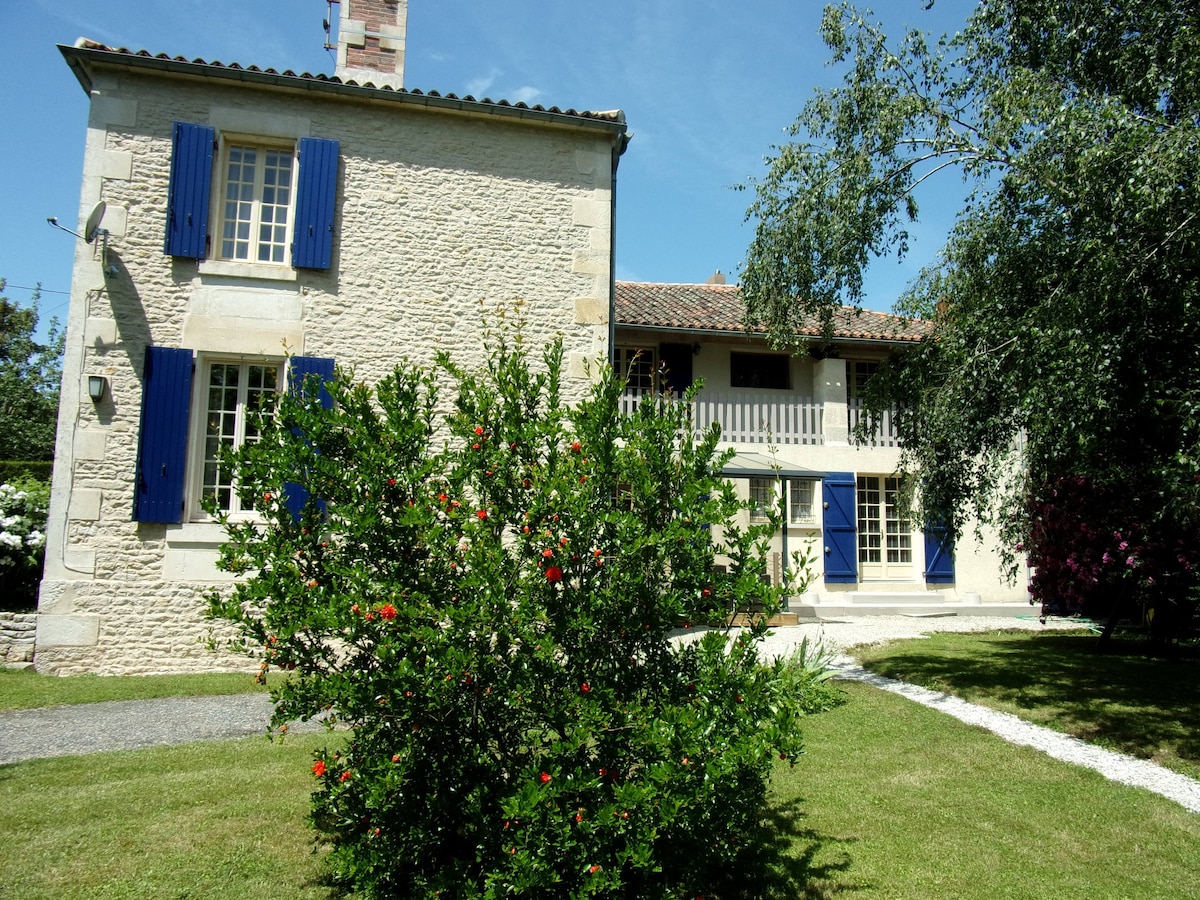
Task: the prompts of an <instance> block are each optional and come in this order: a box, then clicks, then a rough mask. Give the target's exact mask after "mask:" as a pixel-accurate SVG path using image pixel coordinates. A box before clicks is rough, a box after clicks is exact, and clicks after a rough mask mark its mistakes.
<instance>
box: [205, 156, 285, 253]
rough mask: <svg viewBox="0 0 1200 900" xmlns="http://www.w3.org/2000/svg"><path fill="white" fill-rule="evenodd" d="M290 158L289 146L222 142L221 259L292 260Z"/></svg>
mask: <svg viewBox="0 0 1200 900" xmlns="http://www.w3.org/2000/svg"><path fill="white" fill-rule="evenodd" d="M293 163H294V158H293V151H292V149H291V148H286V149H279V148H271V147H255V146H249V145H244V144H226V145H225V148H224V164H223V165H222V167H221V171H222V173H223V174H224V184H223V186H222V191H221V196H222V204H221V225H220V229H221V246H220V251H219V256H220V258H221V259H235V260H244V261H253V262H262V263H280V264H285V263H287V262H289V261H290V259H291V247H290V243H291V242H290V240H289V235H288V222H289V220H290V218H291V211H292V177H293V173H292V169H293Z"/></svg>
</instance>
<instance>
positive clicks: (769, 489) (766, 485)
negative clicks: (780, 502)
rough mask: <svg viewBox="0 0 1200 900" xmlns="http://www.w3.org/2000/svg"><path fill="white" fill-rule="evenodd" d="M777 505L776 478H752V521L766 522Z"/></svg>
mask: <svg viewBox="0 0 1200 900" xmlns="http://www.w3.org/2000/svg"><path fill="white" fill-rule="evenodd" d="M774 505H775V479H774V478H751V479H750V521H751V522H765V521H767V519H768V518H769V517H770V515H771V507H772V506H774Z"/></svg>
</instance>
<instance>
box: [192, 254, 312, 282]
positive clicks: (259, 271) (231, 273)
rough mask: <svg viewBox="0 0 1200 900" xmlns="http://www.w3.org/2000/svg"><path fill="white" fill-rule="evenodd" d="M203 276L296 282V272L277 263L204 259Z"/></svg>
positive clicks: (201, 267)
mask: <svg viewBox="0 0 1200 900" xmlns="http://www.w3.org/2000/svg"><path fill="white" fill-rule="evenodd" d="M199 271H200V274H201V275H220V276H225V277H228V278H257V279H261V280H263V281H295V280H296V270H295V269H293V268H292V267H291V266H281V265H277V264H275V263H244V262H232V261H230V260H227V259H202V260H200V267H199Z"/></svg>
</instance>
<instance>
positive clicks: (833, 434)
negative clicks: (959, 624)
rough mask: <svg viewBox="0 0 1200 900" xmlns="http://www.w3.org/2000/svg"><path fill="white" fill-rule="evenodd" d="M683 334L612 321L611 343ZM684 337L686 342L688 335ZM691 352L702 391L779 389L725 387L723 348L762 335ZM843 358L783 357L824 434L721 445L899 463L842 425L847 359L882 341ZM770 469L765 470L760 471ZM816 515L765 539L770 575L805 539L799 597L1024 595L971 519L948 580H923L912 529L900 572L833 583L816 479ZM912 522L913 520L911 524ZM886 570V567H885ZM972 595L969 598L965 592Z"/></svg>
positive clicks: (745, 484)
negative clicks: (909, 554)
mask: <svg viewBox="0 0 1200 900" xmlns="http://www.w3.org/2000/svg"><path fill="white" fill-rule="evenodd" d="M686 339H687V335H686V333H674V332H669V331H651V330H648V329H638V328H618V331H617V339H616V340H617V344H618V345H621V346H630V347H657V346H658V344H659V343H661V342H667V343H670V342H679V341H684V340H686ZM689 342H690V341H689ZM696 343H698V344H699V349H698V352H696V353H695V355H694V356H693V359H692V375H693V378H695V379H703V380H704V391H705V392H735V393H737V394H739V395H745V396H747V397H750V398H755V397H779V396H780V395H781V394H783V393H784V392H782V391H779V390H769V389H758V390H755V389H745V388H732V387H731V386H730V354H731V353H733V352H767V350H766V347H765V346H764V344H763V342H762V341H761V340H758V339H754V338H736V337H733V338H721V337H717V336H707V337H705V338H704V339H703V340H700V341H697V342H696ZM842 353H843V355H844V356H845V359H841V358H833V359H821V360H814V359H811V358H807V357H795V358H793V359H791V360H790V361H789V373H790V383H791V391H790V392H788V393H792V394H796V395H798V396H801V397H804V398H807V399H811V400H812V401H814V402H816V403H820V404H822V405H823V409H824V441H823V442H822V443H812V444H794V443H786V442H784V441H780V440H774V441H772V442H762V443H753V442H739V441H727V442H726V443H725V444H724V445H723V446H725V447H731V448H732V449H733V450H734V451H735V452H736V453H739V454H755V455H757V456H765V457H768V458H770V459H771V460H773V462H774V463H775V464H777V465H778V466H779V467H780V469H781V470H788V469H808V470H811V471H814V472H818V473H826V472H851V473H854V474H855V475H856V476H857V475H874V476H887V475H891V474H893V473H895V472H896V470H897V469H898V467H899V465H900V448H898V447H885V446H879V447H872V446H861V445H857V444H855V443H853V441H852V440H851V436H850V434H849V428H848V425H847V398H848V395H849V382H848V361H851V360H879V359H882V358H883V357H884V356H885V355H886V347H885V346H884V345H874V346H872V345H870V344H868V343H856V344H849V345H847V346H846V347H845V348H843V350H842ZM765 474H767V475H770V473H769V472H768V473H765ZM733 483H734V486H735V488H736V490H737V491H738V494H739V496H740V497H742V498H743V499H747V498H748V497H749V494H750V482H749V480H748V479H746V478H737V479H734V481H733ZM813 499H814V505H815V507H816V509H815V512H816V521H815V522H814V523H813V524H812V525H811V526H808V525H805V526H794V525H793V526H788V527H787V528H786V544H787V547H786V555H785V553H784V551H785V547H784V544H785V541H784V535H783V533H782V532H780V533H777V534H776V535H775V537H774V539H773V540H772V541H771V545H770V552H771V554H772V555H773V559H772V560H771V573H772V575H776V574H778V570H779V568H780V567H781V566H783V565H784V564H785V560H787V559H788V558H790V557H791V555H792V554H793V553H794V552H795V551H796V550H799V549H802V548H803V547H804V546H805V545H806V544H811V548H812V550H813V551H814V553H815V555H816V567H815V572H816V575H817V579H816V581H815V582H814V583H813V585H812V587H811V588H810V589H809V592H808V594H807V595H806V596H805V600H806V601H807V602H813V601H817V602H820V601H821V600H822V599H824V600H826V601H827V602H842V601H841V600H840V599H839V596H838V595H842V596H843V597H844V595H846V594H850V593H862V592H874V593H878V594H913V595H914V596H913V602H917V601H919V599H920V596H919V595H922V594H926V593H927V592H928V591H934V592H936V593H938V594H940V595H941V596H942V598H944V599H945V600H948V601H963V600H965V599H966V598H968V597H972V595H978V596H979V598H980V601H981V602H983V603H1012V602H1021V601H1025V600H1027V599H1028V592H1027V590H1026V582H1025V581H1024V580H1022V578H1023V576H1024V574H1025V573H1024V571H1022V572H1019V573H1018V580H1017V581H1016V582H1010V581H1009V579H1008V578H1007V573H1006V570H1005V567H1004V565H1003V562H1002V559H1001V553H1000V546H999V540H998V537H997V536H996V534H995V533H994V532H993V531H991V530H987V529H984V530H983V531H982V532H981V534H980V535H976V534H975V529H974V525H970V526H968V533H967V534H964V535H963V536H962V537H961V539H960V540H959V542H958V544H957V546H956V547H955V551H954V581H953V582H952V583H949V584H926V582H925V579H924V572H925V542H924V536H923V535H922V533H921V532H920V530H914V531H913V533H912V551H913V559H912V565H911V566H909V567H908V570H907V572H905V573H904V574H903V577H886V578H877V579H867V578H863V577H862V572H861V570H860V573H859V575H860V580H859V581H857V582H854V583H849V584H841V583H830V584H827V583H826V582H825V581H824V578H823V575H824V568H823V558H824V555H825V554H824V544H825V542H824V534H823V526H824V522H823V518H822V510H821V485H820V483H819V482H818V483H817V484H816V486H815V489H814V498H813ZM742 524H743V525H747V524H749V514H748V513H743V522H742ZM914 526H915V523H914ZM888 574H889V575H890V573H888ZM972 599H973V597H972Z"/></svg>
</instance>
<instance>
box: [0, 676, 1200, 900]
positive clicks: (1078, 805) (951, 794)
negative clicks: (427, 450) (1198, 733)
mask: <svg viewBox="0 0 1200 900" xmlns="http://www.w3.org/2000/svg"><path fill="white" fill-rule="evenodd" d="M844 689H845V691H846V693H847V696H848V699H849V702H848V703H847V704H846V705H844V706H842V707H839V708H837V709H834V710H833V711H831V712H828V713H823V714H821V715H819V716H815V717H813V718H811V719H809V720H808V722H807V725H806V732H805V733H806V739H807V744H808V753H807V754H806V755H804V756H803V757H801V758H800V759H799V760H798V762H797V765H796V766H795V768H789V767H788V766H786V765H783V764H781V766H780V768H779V770H778V772H777V776H776V780H775V784H774V788H773V815H772V828H773V830H774V837H775V839H776V847H775V850H776V854H775V856H774V857H773V858H771V859H768V860H767V861H766V862H764V864H763V865H762V866H761V867H760V871H764V872H768V873H769V874H771V875H773V876H774V877H773V878H768V879H767V884H768V885H769V890H768V892H767V893H766V896H769V897H770V898H771V900H783V898H794V897H808V898H820V897H838V898H858V897H864V898H865V897H879V898H883V897H887V898H900V897H912V898H924V897H979V898H989V900H990V898H994V897H1006V898H1007V897H1012V898H1020V897H1031V898H1032V897H1039V898H1040V897H1056V898H1057V897H1079V898H1084V897H1086V898H1097V900H1099V898H1108V897H1113V898H1117V897H1139V898H1140V897H1156V898H1170V897H1190V896H1194V895H1195V878H1196V871H1197V866H1198V865H1200V816H1197V815H1194V814H1190V813H1187V812H1186V811H1184V810H1183V809H1182V808H1180V807H1179V806H1177V805H1175V804H1173V803H1171V802H1170V801H1167V800H1165V799H1162V798H1160V797H1157V796H1155V795H1153V794H1150V793H1148V792H1146V791H1141V790H1137V789H1134V788H1128V787H1124V786H1121V785H1115V784H1112V783H1110V782H1107V781H1105V780H1104V779H1103V778H1101V777H1100V776H1099V775H1097V774H1095V773H1093V772H1090V771H1088V770H1085V769H1081V768H1078V767H1075V766H1070V765H1067V764H1065V763H1060V762H1057V761H1055V760H1052V759H1049V758H1047V757H1045V756H1042V755H1040V754H1038V753H1036V752H1034V751H1032V750H1029V749H1027V748H1018V747H1013V746H1011V745H1009V744H1007V743H1005V742H1004V741H1002V740H1000V739H999V738H997V737H995V736H993V735H990V734H988V733H986V732H983V731H981V730H979V729H976V728H972V727H969V726H966V725H963V724H962V723H960V722H957V721H956V720H954V719H951V718H949V717H947V716H944V715H942V714H940V713H937V712H935V711H933V710H929V709H927V708H925V707H922V706H919V705H917V704H915V703H912V702H910V701H908V700H905V699H903V698H901V697H897V696H895V695H892V694H889V693H886V692H883V691H878V690H875V689H873V688H870V687H868V686H866V685H861V684H848V685H846V686H845V688H844ZM337 740H338V737H337V735H333V736H328V735H315V736H296V737H290V738H288V739H287V740H285V741H282V742H275V743H270V742H268V741H267V740H266V739H265V738H261V737H255V738H247V739H244V740H239V741H227V742H218V743H210V744H194V745H188V746H183V747H171V748H154V749H148V750H137V751H125V752H120V753H108V754H100V755H96V756H88V757H73V758H63V759H53V760H37V761H31V762H25V763H18V764H15V765H9V766H2V767H0V833H3V834H4V835H5V849H4V853H3V854H0V884H2V885H4V888H3V890H0V893H3V894H4V895H6V896H7V895H11V896H13V897H21V898H23V900H34V898H56V900H57V898H66V900H71V898H142V897H145V898H159V897H178V898H183V897H187V898H191V900H200V898H245V900H257V898H263V900H267V898H272V900H273V898H278V897H288V898H326V900H329V898H333V897H335V896H336V895H335V894H334V893H333V892H331V890H330V888H329V887H328V886H327V885H326V884H324V883H323V882H322V869H321V854H320V852H319V851H318V852H316V853H314V852H313V847H314V844H313V835H312V832H311V831H310V830H309V828H308V826H307V823H306V813H307V808H308V794H309V792H310V791H311V790H312V787H313V782H312V775H311V773H310V771H309V766H310V763H311V759H312V753H313V751H314V749H315V748H317V747H319V746H321V745H322V744H323V743H325V742H328V741H337ZM752 874H753V873H752V872H749V871H748V872H747V879H746V880H747V883H752V882H753V881H754V879H753V878H751V877H750V876H751V875H752Z"/></svg>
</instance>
